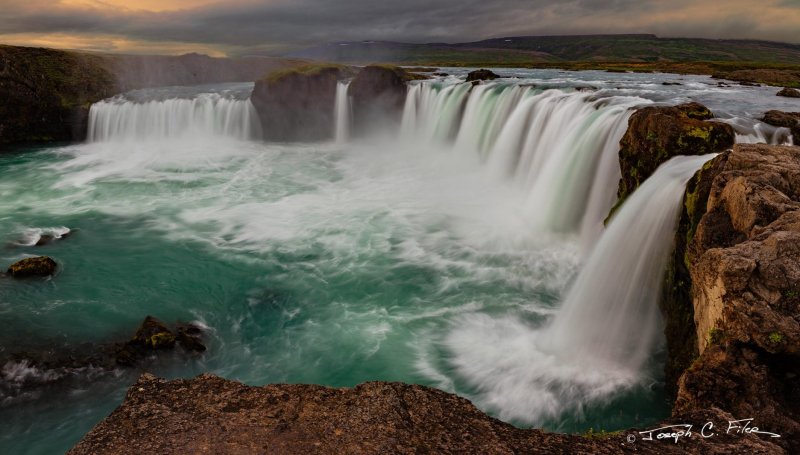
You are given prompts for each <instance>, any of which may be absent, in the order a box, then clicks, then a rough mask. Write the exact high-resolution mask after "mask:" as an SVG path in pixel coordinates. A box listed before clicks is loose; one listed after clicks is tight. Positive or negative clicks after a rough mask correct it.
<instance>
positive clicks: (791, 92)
mask: <svg viewBox="0 0 800 455" xmlns="http://www.w3.org/2000/svg"><path fill="white" fill-rule="evenodd" d="M778 96H785V97H787V98H800V90H797V89H793V88H789V87H784V88H783V89H782V90H781V91H779V92H778Z"/></svg>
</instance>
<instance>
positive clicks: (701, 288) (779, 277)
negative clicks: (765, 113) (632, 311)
mask: <svg viewBox="0 0 800 455" xmlns="http://www.w3.org/2000/svg"><path fill="white" fill-rule="evenodd" d="M695 184H696V185H697V186H696V188H692V187H691V186H690V187H689V189H688V190H687V206H691V207H692V209H690V210H689V211H690V212H694V216H693V217H691V218H692V219H690V220H689V222H688V223H683V224H688V226H689V228H688V229H687V235H686V237H685V238H686V248H685V257H684V263H685V264H686V267H687V268H688V270H689V273H690V278H691V302H692V314H693V316H694V317H693V322H694V325H695V328H696V335H695V340H696V343H697V345H696V350H697V352H698V353H700V357H699V359H698V360H697V361H696V362H694V364H693V365H692V367H691V368H689V369H688V370H687V371H686V373H685V374H684V375H683V377H682V378H681V380H680V383H679V391H678V400H677V402H676V407H675V411H676V412H685V411H687V410H691V409H703V408H708V407H709V406H717V407H719V408H721V409H724V410H726V411H729V412H731V413H734V414H738V415H743V416H744V417H753V418H755V419H756V421H758V422H759V423H760V424H761V426H762V427H764V428H766V427H770V428H773V429H774V430H775V431H777V432H779V433H782V434H784V438H782V439H781V444H783V445H784V447H786V448H789V449H790V450H791V451H793V452H797V451H800V147H781V146H766V145H744V144H741V145H737V146H736V147H734V149H733V151H731V152H728V153H725V154H722V155H720V156H719V157H717V158H716V159H714V160H713V161H712V162H711V163H709V164H708V165H707V166H706V167H705V168H704V169H703V170H702V171H701V172H700V173H699V174H698V176H696V178H695ZM695 220H696V222H695ZM745 414H746V415H745Z"/></svg>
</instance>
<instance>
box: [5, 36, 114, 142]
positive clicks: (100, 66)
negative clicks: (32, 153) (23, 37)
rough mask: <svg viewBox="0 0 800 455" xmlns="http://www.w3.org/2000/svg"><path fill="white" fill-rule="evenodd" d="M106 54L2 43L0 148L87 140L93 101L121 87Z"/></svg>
mask: <svg viewBox="0 0 800 455" xmlns="http://www.w3.org/2000/svg"><path fill="white" fill-rule="evenodd" d="M107 63H108V62H107V60H106V59H105V58H104V57H102V56H97V55H90V54H81V53H77V52H66V51H59V50H53V49H42V48H30V47H15V46H2V45H0V100H2V102H0V150H2V148H3V147H4V146H8V145H10V144H14V143H26V142H43V141H74V140H83V139H84V138H85V135H86V129H87V120H88V114H89V107H90V106H91V104H92V103H94V102H96V101H99V100H101V99H103V98H107V97H109V96H111V95H113V94H115V93H116V92H117V85H116V78H115V76H114V75H113V74H112V73H111V71H109V70H108V69H107Z"/></svg>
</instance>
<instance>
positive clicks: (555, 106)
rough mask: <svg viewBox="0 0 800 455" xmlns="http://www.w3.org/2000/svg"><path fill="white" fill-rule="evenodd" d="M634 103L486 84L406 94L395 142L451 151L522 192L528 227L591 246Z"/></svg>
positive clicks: (637, 101) (438, 86)
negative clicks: (446, 146) (433, 145)
mask: <svg viewBox="0 0 800 455" xmlns="http://www.w3.org/2000/svg"><path fill="white" fill-rule="evenodd" d="M647 103H650V101H648V100H645V99H643V98H638V97H622V96H614V97H610V96H603V95H601V94H598V93H594V92H578V91H562V90H558V89H550V90H542V89H539V88H535V87H532V86H525V85H520V84H509V83H490V84H482V85H478V86H475V87H473V86H472V85H471V84H469V83H450V84H447V83H444V82H422V83H419V84H415V85H412V86H410V87H409V89H408V96H407V98H406V103H405V108H404V111H403V123H402V127H401V136H402V137H404V138H406V139H410V138H415V139H418V140H423V141H428V142H436V143H442V142H444V143H451V144H452V147H453V149H454V151H455V152H456V153H467V154H471V155H475V156H477V157H479V158H480V159H481V160H482V161H484V162H485V163H486V166H487V167H488V169H489V172H491V173H492V174H494V175H496V176H497V177H498V178H501V179H506V180H514V181H516V182H517V183H518V184H519V185H522V186H524V187H525V188H526V189H527V192H528V195H529V196H528V198H529V200H528V204H527V207H526V211H527V214H528V215H529V218H530V219H531V220H533V227H534V228H537V229H539V230H541V231H546V232H556V233H578V234H579V235H580V237H581V239H582V243H583V244H584V245H586V246H587V248H588V245H591V244H593V243H594V242H595V241H596V239H597V238H598V236H599V234H600V232H601V231H602V229H603V224H602V223H603V220H604V219H605V217H606V215H607V214H608V211H609V209H610V208H611V207H612V205H613V204H614V201H615V196H616V183H617V182H618V181H619V178H620V174H619V164H618V157H617V155H618V152H619V141H620V139H621V138H622V136H623V135H624V134H625V130H626V129H627V126H628V118H629V117H630V115H631V114H632V113H633V110H632V108H633V107H636V106H639V105H642V104H647Z"/></svg>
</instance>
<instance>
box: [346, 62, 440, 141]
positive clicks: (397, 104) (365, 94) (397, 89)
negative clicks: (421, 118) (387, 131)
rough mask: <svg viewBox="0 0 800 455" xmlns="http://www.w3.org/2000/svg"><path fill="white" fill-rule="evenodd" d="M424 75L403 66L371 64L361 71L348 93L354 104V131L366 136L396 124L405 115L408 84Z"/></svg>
mask: <svg viewBox="0 0 800 455" xmlns="http://www.w3.org/2000/svg"><path fill="white" fill-rule="evenodd" d="M419 78H422V79H424V78H425V76H419V75H415V74H411V73H409V72H407V71H406V70H404V69H403V68H400V67H397V66H388V65H370V66H366V67H364V68H363V69H362V70H361V71H359V72H358V74H357V75H356V77H355V79H353V82H352V83H351V84H350V88H349V90H348V94H349V96H350V97H351V99H352V103H353V132H354V134H356V135H363V134H366V133H368V132H371V131H375V130H377V129H380V128H382V127H389V126H393V125H397V124H399V122H400V118H401V116H402V115H403V105H404V104H405V100H406V93H407V83H408V81H410V80H413V79H419Z"/></svg>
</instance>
